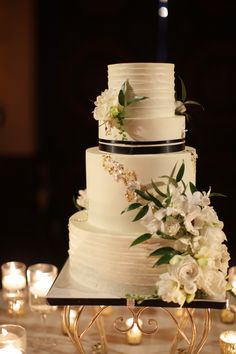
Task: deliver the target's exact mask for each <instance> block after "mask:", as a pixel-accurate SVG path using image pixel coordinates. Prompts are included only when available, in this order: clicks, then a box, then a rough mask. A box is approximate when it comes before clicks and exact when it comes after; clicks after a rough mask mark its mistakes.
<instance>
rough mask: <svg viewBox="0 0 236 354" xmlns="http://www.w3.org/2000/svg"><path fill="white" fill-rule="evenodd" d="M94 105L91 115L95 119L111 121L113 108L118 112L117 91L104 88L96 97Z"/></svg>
mask: <svg viewBox="0 0 236 354" xmlns="http://www.w3.org/2000/svg"><path fill="white" fill-rule="evenodd" d="M95 106H96V107H95V109H94V111H93V115H94V118H95V119H96V120H103V121H111V120H112V119H113V118H114V109H115V110H117V113H118V106H119V103H118V92H117V91H116V90H114V89H106V90H105V91H103V92H102V93H101V95H100V96H98V97H97V99H96V101H95ZM112 111H113V113H112Z"/></svg>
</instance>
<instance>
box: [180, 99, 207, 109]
mask: <svg viewBox="0 0 236 354" xmlns="http://www.w3.org/2000/svg"><path fill="white" fill-rule="evenodd" d="M186 104H194V105H196V106H200V107H201V109H202V110H203V111H205V108H204V107H203V105H201V103H199V102H197V101H192V100H188V101H185V102H184V105H186Z"/></svg>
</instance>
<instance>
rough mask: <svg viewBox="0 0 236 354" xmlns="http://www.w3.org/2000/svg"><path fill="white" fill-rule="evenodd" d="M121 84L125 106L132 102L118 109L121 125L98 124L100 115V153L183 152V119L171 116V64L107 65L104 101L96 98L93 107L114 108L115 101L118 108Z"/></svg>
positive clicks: (173, 105)
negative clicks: (97, 105) (106, 84)
mask: <svg viewBox="0 0 236 354" xmlns="http://www.w3.org/2000/svg"><path fill="white" fill-rule="evenodd" d="M124 83H126V91H125V96H126V103H127V102H129V101H130V100H131V101H132V100H133V102H132V103H131V104H127V105H125V106H124V107H122V109H123V111H122V114H123V116H124V118H123V119H122V122H121V123H122V125H120V122H119V119H117V118H116V117H115V118H114V119H113V118H111V119H110V120H109V119H104V122H102V115H101V119H99V120H100V122H99V148H100V150H102V151H107V152H115V153H123V154H140V153H142V154H143V153H144V154H147V153H163V152H176V151H182V150H184V139H185V117H184V116H182V115H176V114H175V108H176V104H175V73H174V64H170V63H122V64H111V65H108V90H106V93H105V95H104V97H105V98H102V95H101V96H99V98H98V99H97V103H98V102H99V101H100V103H98V104H101V101H103V104H104V106H105V105H107V106H109V104H111V105H113V107H114V106H115V107H116V99H117V105H118V96H119V92H120V90H121V88H122V85H124ZM123 87H124V86H123ZM106 95H107V96H106ZM104 106H103V107H104ZM100 107H101V106H100ZM118 109H120V105H118ZM100 112H102V110H100Z"/></svg>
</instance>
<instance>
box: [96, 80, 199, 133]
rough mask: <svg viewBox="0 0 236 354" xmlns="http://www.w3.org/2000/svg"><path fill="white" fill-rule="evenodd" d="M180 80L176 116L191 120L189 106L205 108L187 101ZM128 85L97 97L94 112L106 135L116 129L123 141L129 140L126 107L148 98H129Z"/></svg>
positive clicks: (126, 82)
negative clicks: (126, 128)
mask: <svg viewBox="0 0 236 354" xmlns="http://www.w3.org/2000/svg"><path fill="white" fill-rule="evenodd" d="M179 79H180V83H181V98H180V99H178V98H177V95H176V97H175V114H176V115H184V116H185V117H186V118H187V119H189V117H190V115H189V113H188V112H187V108H186V107H187V105H198V106H200V107H201V108H202V109H204V108H203V106H202V105H201V104H200V103H199V102H197V101H193V100H187V91H186V86H185V84H184V81H183V80H182V79H181V78H180V77H179ZM128 85H129V82H128V80H126V81H125V82H124V83H123V85H122V86H121V89H120V90H119V91H118V90H115V89H112V88H111V89H105V90H104V91H103V92H101V95H99V96H97V98H96V101H95V102H94V104H95V109H94V111H93V116H94V118H95V119H96V120H98V121H103V123H102V124H105V130H106V134H107V135H109V134H110V132H111V129H112V128H113V127H116V128H117V129H118V130H119V132H120V135H121V137H122V140H126V139H127V137H126V132H125V126H124V120H125V110H126V107H128V106H129V105H131V104H135V103H137V102H139V101H142V100H145V99H147V98H148V97H146V96H134V97H131V98H128V95H127V87H128Z"/></svg>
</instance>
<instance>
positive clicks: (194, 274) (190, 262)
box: [170, 255, 199, 294]
mask: <svg viewBox="0 0 236 354" xmlns="http://www.w3.org/2000/svg"><path fill="white" fill-rule="evenodd" d="M170 265H171V266H170V272H171V273H172V274H174V276H175V277H176V279H178V281H179V283H180V284H181V285H182V286H183V287H184V291H185V292H186V294H194V293H195V292H196V291H197V285H196V281H197V278H198V276H199V266H198V264H197V262H196V261H195V259H194V258H193V257H191V256H190V255H187V256H178V255H176V256H174V257H173V258H172V259H171V260H170Z"/></svg>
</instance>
